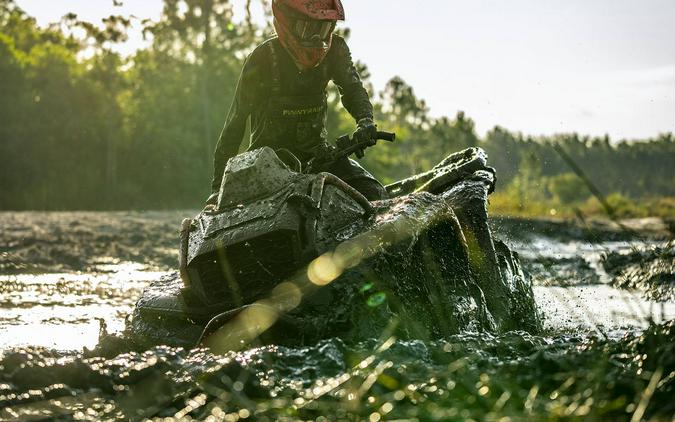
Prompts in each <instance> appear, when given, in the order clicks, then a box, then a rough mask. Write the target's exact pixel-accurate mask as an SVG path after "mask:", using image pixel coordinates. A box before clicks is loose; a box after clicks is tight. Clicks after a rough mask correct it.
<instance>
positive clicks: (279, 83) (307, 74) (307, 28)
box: [208, 0, 387, 204]
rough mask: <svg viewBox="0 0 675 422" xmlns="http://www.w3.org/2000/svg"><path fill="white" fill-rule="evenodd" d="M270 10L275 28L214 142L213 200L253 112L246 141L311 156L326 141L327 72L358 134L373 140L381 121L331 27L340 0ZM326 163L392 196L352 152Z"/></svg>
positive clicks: (245, 73) (302, 1) (366, 191)
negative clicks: (330, 163)
mask: <svg viewBox="0 0 675 422" xmlns="http://www.w3.org/2000/svg"><path fill="white" fill-rule="evenodd" d="M272 11H273V14H274V27H275V29H276V32H277V36H276V37H273V38H271V39H269V40H267V41H265V42H264V43H263V44H261V45H260V46H258V47H257V48H256V49H255V50H254V51H253V52H252V53H251V54H250V55H249V56H248V58H247V59H246V62H245V63H244V68H243V70H242V72H241V76H240V77H239V82H238V84H237V88H236V92H235V95H234V100H233V102H232V106H231V108H230V112H229V114H228V116H227V120H226V122H225V127H224V128H223V131H222V133H221V135H220V139H219V140H218V145H217V146H216V151H215V158H214V173H213V182H212V185H211V187H212V195H211V197H209V200H208V203H211V204H213V203H215V202H216V201H217V198H218V193H219V191H220V184H221V179H222V177H223V172H224V170H225V165H226V163H227V160H228V159H230V158H231V157H233V156H235V155H236V154H237V152H238V150H239V145H240V144H241V141H242V138H243V137H244V133H245V132H246V126H247V120H248V118H249V117H250V119H251V120H250V124H251V126H250V130H251V139H250V143H249V149H255V148H260V147H262V146H269V147H272V148H274V149H275V150H277V151H279V150H287V151H290V152H291V153H293V155H295V156H296V157H297V158H298V159H299V160H300V161H301V162H302V163H303V164H306V163H307V162H308V161H309V160H310V159H311V158H312V157H313V156H315V155H316V154H317V153H319V152H320V151H321V150H322V149H325V148H326V147H327V141H326V137H327V133H326V113H327V102H326V86H327V84H328V82H329V81H330V80H332V81H333V82H334V83H335V84H336V85H337V86H338V89H339V91H340V94H341V96H342V104H343V105H344V107H345V108H346V109H347V111H348V112H349V113H350V114H351V115H352V117H353V118H354V119H355V120H356V122H357V130H356V132H355V133H354V140H356V141H358V142H361V141H367V140H370V139H372V138H373V137H374V135H375V132H376V129H377V126H376V125H375V123H374V122H373V106H372V104H371V103H370V99H369V97H368V93H367V92H366V90H365V89H364V87H363V84H362V83H361V79H360V78H359V74H358V72H357V71H356V68H355V67H354V63H353V62H352V58H351V54H350V52H349V48H348V47H347V44H346V42H345V40H344V39H343V38H342V37H340V36H338V35H335V34H333V31H334V30H335V24H336V22H337V21H338V20H344V9H343V6H342V3H341V0H273V3H272ZM321 171H327V172H329V173H333V174H335V175H336V176H338V177H340V178H341V179H342V180H344V181H345V182H346V183H348V184H349V185H351V186H352V187H354V188H355V189H356V190H358V191H359V192H361V193H362V194H363V195H364V196H365V197H366V198H368V199H369V200H378V199H384V198H386V197H387V192H386V190H385V189H384V187H383V186H382V184H380V183H379V182H378V181H377V180H376V179H375V178H374V177H373V176H372V175H371V174H370V173H368V172H367V171H366V170H365V169H364V168H363V167H361V166H360V165H358V164H357V163H356V161H354V160H351V159H348V158H344V159H342V160H339V161H338V162H336V163H334V164H332V165H329V166H327V167H326V168H323V169H321Z"/></svg>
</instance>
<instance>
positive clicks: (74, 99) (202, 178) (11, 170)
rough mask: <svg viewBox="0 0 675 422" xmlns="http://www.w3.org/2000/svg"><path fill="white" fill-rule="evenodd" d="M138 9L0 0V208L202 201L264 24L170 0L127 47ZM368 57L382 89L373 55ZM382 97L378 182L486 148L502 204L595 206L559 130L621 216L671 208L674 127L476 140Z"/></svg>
mask: <svg viewBox="0 0 675 422" xmlns="http://www.w3.org/2000/svg"><path fill="white" fill-rule="evenodd" d="M249 3H250V1H249ZM130 19H131V18H127V17H122V16H111V17H109V18H107V19H105V20H104V21H103V22H102V23H100V24H96V25H93V24H91V23H88V22H82V21H79V20H78V18H77V16H75V15H73V14H68V15H66V16H64V18H63V19H62V20H61V22H58V23H55V24H53V25H51V26H49V27H47V28H42V27H39V26H38V25H37V24H36V22H35V20H34V19H33V18H31V17H30V16H27V15H26V14H25V13H24V12H23V11H22V10H20V9H19V8H18V7H17V6H16V5H15V4H14V3H13V1H12V0H0V123H1V124H0V159H1V165H0V209H129V208H138V209H148V208H197V207H200V206H201V204H202V202H203V200H204V199H205V198H206V196H207V194H208V191H209V186H210V183H209V181H210V177H211V171H212V159H213V156H212V155H213V149H214V147H215V142H216V140H217V137H218V134H219V131H220V129H221V126H222V123H223V121H224V119H225V116H226V114H227V110H228V107H229V104H230V101H231V97H232V94H233V91H234V85H235V83H236V79H237V76H238V74H239V71H240V68H241V65H242V63H243V60H244V58H245V57H246V55H247V54H248V53H249V52H250V51H252V49H253V48H254V47H255V46H256V45H257V44H258V43H259V42H260V41H262V40H263V39H265V38H266V37H268V36H270V35H271V33H272V32H271V29H270V27H266V28H259V27H256V26H255V25H254V24H252V23H251V20H250V17H248V16H243V17H238V18H237V19H235V16H233V10H232V4H231V1H230V0H182V1H179V0H165V3H164V11H163V14H162V17H161V19H160V20H159V21H158V22H152V21H143V22H140V24H141V25H142V26H143V28H144V33H145V34H146V35H147V36H148V37H149V38H150V39H151V40H152V41H151V43H150V45H149V46H148V47H147V48H144V49H142V50H139V51H137V52H136V53H135V54H134V55H132V56H130V57H121V56H120V55H119V54H117V53H115V52H114V49H113V46H114V45H115V44H116V43H120V42H124V41H125V40H126V33H127V31H128V29H129V27H130V25H131V24H132V21H131V20H130ZM343 32H344V33H345V35H347V36H348V35H349V34H348V30H344V31H343ZM359 66H360V70H361V74H362V76H363V78H364V81H365V83H366V84H367V85H368V86H369V91H370V92H371V93H373V89H372V86H370V83H369V74H368V69H367V68H366V66H365V65H363V64H359ZM373 101H374V103H375V107H376V114H377V120H378V122H379V124H380V127H381V128H382V129H386V130H392V131H396V132H397V134H398V136H399V139H400V141H399V142H398V143H397V144H395V145H383V146H381V147H378V148H376V149H373V150H371V151H369V152H368V154H367V156H366V158H365V159H364V162H363V163H364V165H365V166H366V167H367V168H368V169H370V170H371V171H372V172H373V173H374V174H375V175H376V176H378V177H379V178H381V179H382V180H383V181H385V182H392V181H394V180H396V179H399V178H403V177H407V176H409V175H411V174H413V173H415V172H418V171H421V170H426V169H428V168H430V167H431V166H433V165H434V164H435V163H436V162H437V161H439V160H440V159H441V158H442V157H443V156H444V155H446V154H448V153H450V152H453V151H456V150H458V149H461V148H465V147H469V146H481V147H483V148H484V149H486V150H487V152H488V154H489V156H490V159H491V164H492V165H493V166H494V167H496V168H497V171H498V175H499V180H500V184H499V190H498V193H497V194H496V195H495V196H494V197H493V207H494V208H495V209H496V210H498V211H501V212H505V213H528V212H530V213H542V212H546V213H551V214H556V213H558V212H560V213H562V214H565V213H569V212H572V210H574V212H579V210H583V211H585V212H595V211H600V210H601V209H602V207H601V206H600V205H599V203H597V200H595V199H594V198H592V195H591V193H590V191H589V190H588V188H587V184H586V183H584V182H583V181H582V180H581V179H580V178H579V176H578V175H577V174H575V173H574V172H572V170H571V169H570V167H569V166H568V165H567V164H566V163H565V161H564V160H563V159H562V158H561V156H560V154H559V153H558V152H557V151H556V150H555V149H554V148H553V147H552V146H553V145H556V144H557V145H561V146H562V148H563V149H564V151H565V152H566V153H567V154H568V155H569V156H570V157H571V158H572V159H573V160H574V161H575V162H576V163H577V164H578V166H579V167H580V168H582V169H583V171H584V172H585V173H586V175H587V176H588V178H589V179H590V180H592V181H593V183H594V184H595V185H596V187H597V189H598V190H599V191H600V192H601V193H602V194H603V195H606V196H607V197H608V201H607V202H608V203H610V205H612V206H613V207H615V208H616V209H617V210H618V211H617V213H618V214H621V213H624V214H625V215H641V214H645V213H647V214H648V213H652V214H653V213H660V214H667V215H671V216H672V215H673V214H674V213H675V209H674V208H673V207H674V201H673V200H672V199H671V198H672V197H675V188H674V186H675V171H674V170H673V167H674V166H673V158H674V157H675V141H674V139H673V136H672V134H670V133H668V134H662V135H659V136H658V137H656V138H653V139H647V140H642V141H639V142H626V141H622V142H618V143H614V142H610V139H608V138H607V137H604V138H588V137H582V136H579V135H577V134H567V135H557V136H553V137H529V136H525V135H522V134H519V133H511V132H509V131H507V130H506V129H503V128H500V127H495V128H494V129H493V130H491V131H490V132H489V133H488V134H487V135H486V136H485V137H484V138H482V139H481V138H480V137H479V136H477V134H476V131H475V128H474V122H473V121H472V120H471V119H470V118H469V117H467V116H465V115H464V113H462V112H459V113H457V115H456V116H455V117H454V118H447V117H443V118H431V117H430V116H429V113H428V111H429V110H428V108H427V106H426V104H425V102H424V101H423V100H422V99H420V98H418V97H417V96H416V95H415V92H414V90H413V88H412V87H411V86H409V85H408V84H407V83H406V82H405V81H403V80H402V79H400V78H398V77H394V78H393V79H391V81H390V82H389V83H388V84H387V86H386V87H385V88H384V90H383V91H382V92H379V93H376V94H375V93H373ZM330 105H331V107H330V115H329V131H330V135H331V137H333V138H334V137H336V136H338V135H340V134H342V133H346V132H350V131H352V130H353V127H354V123H353V121H352V120H351V118H350V117H349V116H348V115H347V114H346V113H345V112H344V111H343V110H342V108H341V106H340V104H339V95H338V93H337V90H336V89H335V88H331V95H330ZM644 204H650V207H651V209H646V207H645V206H644Z"/></svg>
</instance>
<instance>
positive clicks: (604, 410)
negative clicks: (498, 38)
mask: <svg viewBox="0 0 675 422" xmlns="http://www.w3.org/2000/svg"><path fill="white" fill-rule="evenodd" d="M193 213H194V212H192V211H190V212H152V213H59V214H47V213H17V214H13V213H4V214H0V227H1V228H2V231H1V232H0V239H1V243H0V248H2V254H3V255H2V256H1V257H0V268H2V270H1V271H0V420H18V421H29V420H95V421H98V420H139V421H140V420H145V419H150V420H158V418H165V417H168V418H171V419H169V420H190V419H196V420H243V419H249V420H370V421H379V420H397V419H398V420H401V419H406V420H415V419H417V420H469V419H473V420H505V419H502V418H510V420H558V419H565V420H581V419H591V420H626V421H628V420H649V419H652V418H653V419H654V420H672V418H673V417H674V416H675V405H674V404H673V401H672V397H673V395H674V393H675V391H674V390H675V358H674V357H675V325H674V324H675V323H674V322H673V320H674V319H675V304H674V303H673V301H672V296H659V297H660V298H661V301H660V302H656V301H653V300H648V299H647V296H649V297H651V295H645V294H644V292H648V291H649V290H648V286H651V285H655V282H654V280H651V279H649V280H651V281H649V282H648V283H646V284H645V286H641V285H639V284H637V283H636V284H630V285H624V286H621V285H620V284H619V283H616V282H615V279H616V277H617V275H621V274H625V273H627V271H629V269H630V268H637V267H640V263H643V266H642V267H640V268H643V267H644V268H651V267H652V266H653V265H656V266H657V267H659V268H661V267H660V266H662V265H663V264H658V263H659V262H661V263H662V262H666V263H667V262H668V261H664V257H666V258H667V257H670V258H668V259H672V245H670V246H669V245H668V244H667V242H665V241H663V240H662V239H664V237H660V236H666V237H667V232H664V231H659V230H651V231H650V230H646V231H645V236H644V237H643V236H640V237H639V238H635V237H630V236H627V235H625V233H624V232H622V231H621V230H620V229H618V230H614V229H612V230H610V231H609V232H608V233H609V234H608V239H609V240H603V239H602V238H600V239H598V238H597V237H593V239H595V240H592V239H591V237H585V235H583V229H579V228H578V226H575V225H573V224H567V225H562V226H561V225H557V224H554V225H553V227H555V228H550V227H549V224H548V223H547V222H532V229H531V230H530V229H527V230H529V231H525V230H526V229H525V228H523V227H527V225H528V224H529V223H528V222H524V221H522V220H519V221H515V222H514V221H502V222H501V223H498V221H499V220H496V221H495V225H497V224H502V226H501V228H497V230H498V231H500V232H501V235H502V237H506V238H507V239H506V240H507V242H508V243H509V245H511V246H512V247H514V249H515V250H516V251H517V252H518V253H519V255H520V257H521V260H522V261H523V262H524V267H525V268H526V269H529V271H530V272H531V273H532V275H533V276H534V279H535V281H536V283H537V286H535V298H536V301H537V303H538V304H539V306H540V308H541V310H542V312H543V313H544V315H545V317H546V326H545V331H544V333H543V334H540V335H530V334H527V333H524V332H522V331H512V332H508V333H506V334H504V335H498V336H495V335H489V334H481V333H476V332H464V333H462V334H458V335H450V336H447V338H446V339H445V340H439V339H434V338H433V336H431V337H430V338H426V339H417V340H414V339H407V340H405V339H402V338H397V337H394V336H392V335H391V331H387V330H381V333H380V335H378V336H375V337H373V338H370V339H366V340H365V341H357V342H345V341H343V340H338V339H335V338H332V339H328V340H322V341H319V342H316V343H313V344H309V345H307V346H293V347H282V346H260V347H255V346H254V347H252V348H247V349H246V350H243V351H241V352H236V353H234V352H231V353H228V354H226V355H223V356H216V355H213V354H210V353H207V352H205V351H203V350H192V351H188V350H185V349H181V348H171V347H166V346H162V347H154V348H151V349H148V350H146V349H145V348H143V347H139V346H138V345H137V344H133V343H132V342H130V341H128V339H127V338H125V336H124V329H125V320H126V318H127V317H128V316H129V315H130V314H131V312H132V310H133V305H134V303H135V300H136V299H137V298H138V296H139V295H140V292H141V291H142V290H143V289H144V288H145V287H146V286H147V285H148V284H149V283H150V282H152V281H154V280H157V279H159V278H161V277H170V276H171V275H172V274H173V271H174V270H175V262H176V259H177V257H176V252H175V251H176V249H177V247H176V246H175V243H176V240H175V239H176V238H177V235H176V230H177V229H178V227H179V226H180V221H181V220H182V218H183V217H184V216H189V215H191V214H193ZM71 227H72V228H74V231H73V232H69V228H71ZM575 227H577V228H575ZM655 227H656V226H655ZM558 229H560V230H561V231H562V234H561V235H560V236H556V230H558ZM575 230H580V231H579V232H576V231H575ZM76 232H77V233H79V234H77V235H76V234H75V233H76ZM574 233H582V234H581V237H575V236H574ZM611 233H615V234H611ZM615 236H616V237H615ZM645 237H646V238H647V239H649V240H648V242H649V243H646V242H647V241H645ZM157 245H159V246H160V247H156V246H157ZM650 245H653V246H650ZM641 248H643V249H641ZM669 254H670V255H669ZM603 257H605V258H603ZM670 262H672V261H670ZM645 263H646V264H645ZM654 263H657V264H654ZM636 266H637V267H636ZM670 268H672V267H670ZM671 272H672V271H671ZM662 273H663V271H662ZM575 274H576V275H575ZM593 274H594V275H595V276H593ZM640 274H642V275H644V274H648V273H646V272H645V273H635V275H634V276H633V280H637V281H640V280H641V279H640V277H642V275H640ZM649 274H651V272H650V273H649ZM662 284H663V283H661V284H659V285H662ZM671 284H672V283H671ZM615 286H621V287H622V288H617V287H615ZM362 287H363V286H362ZM373 287H375V286H373ZM624 287H625V288H624ZM635 287H637V288H638V289H637V290H632V289H633V288H635ZM628 288H630V289H628ZM671 288H672V286H671ZM643 289H644V291H643ZM369 292H370V291H369V290H368V289H366V290H364V291H363V295H364V300H368V299H370V297H371V296H373V295H372V294H370V293H369ZM671 292H672V290H671ZM372 303H374V304H377V303H379V302H376V301H372Z"/></svg>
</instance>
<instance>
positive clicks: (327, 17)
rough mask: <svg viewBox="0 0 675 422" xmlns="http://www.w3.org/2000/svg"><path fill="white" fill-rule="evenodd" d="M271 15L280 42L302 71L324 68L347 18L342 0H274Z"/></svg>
mask: <svg viewBox="0 0 675 422" xmlns="http://www.w3.org/2000/svg"><path fill="white" fill-rule="evenodd" d="M272 12H273V14H274V28H275V29H276V31H277V35H278V36H279V41H280V42H281V44H282V45H283V46H284V48H285V49H286V51H288V53H289V54H290V55H291V57H293V60H294V61H295V63H296V65H297V66H298V68H299V69H300V70H308V69H312V68H314V67H316V66H318V65H319V64H321V62H322V61H323V59H324V58H325V57H326V54H328V50H330V47H331V43H332V39H333V31H334V30H335V24H336V22H337V21H339V20H344V18H345V14H344V8H343V6H342V2H341V0H273V2H272Z"/></svg>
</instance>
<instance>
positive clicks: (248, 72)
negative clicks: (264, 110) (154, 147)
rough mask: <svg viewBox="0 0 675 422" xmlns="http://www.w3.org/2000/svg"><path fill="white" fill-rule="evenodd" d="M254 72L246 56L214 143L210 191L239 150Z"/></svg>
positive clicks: (251, 98) (216, 188) (215, 189)
mask: <svg viewBox="0 0 675 422" xmlns="http://www.w3.org/2000/svg"><path fill="white" fill-rule="evenodd" d="M255 74H256V67H255V66H254V65H253V64H252V61H251V57H248V58H247V59H246V62H245V63H244V67H243V69H242V71H241V75H240V76H239V81H238V82H237V88H236V90H235V93H234V99H233V100H232V105H231V106H230V111H229V113H228V115H227V119H226V120H225V126H224V127H223V131H222V132H221V133H220V138H218V144H217V145H216V151H215V153H214V158H213V181H212V182H211V191H212V193H216V192H218V191H219V190H220V183H221V181H222V179H223V173H224V172H225V166H226V164H227V161H228V160H229V159H230V158H232V157H234V156H235V155H237V153H238V152H239V146H240V145H241V142H242V139H243V137H244V133H245V132H246V123H247V120H248V117H249V115H250V114H251V110H252V108H253V104H254V95H255V93H254V91H253V90H254V85H253V83H252V81H254V80H255V78H256V76H255Z"/></svg>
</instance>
